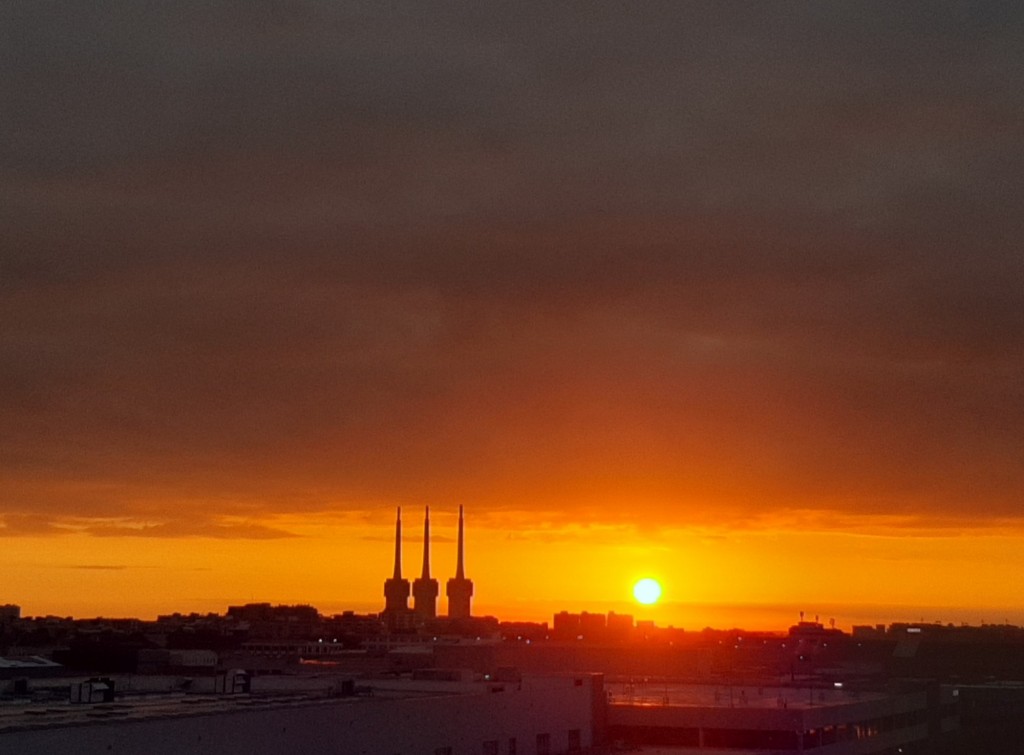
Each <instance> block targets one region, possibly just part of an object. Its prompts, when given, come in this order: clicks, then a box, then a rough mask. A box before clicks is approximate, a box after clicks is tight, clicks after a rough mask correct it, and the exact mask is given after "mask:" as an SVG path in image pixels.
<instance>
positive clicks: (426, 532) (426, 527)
mask: <svg viewBox="0 0 1024 755" xmlns="http://www.w3.org/2000/svg"><path fill="white" fill-rule="evenodd" d="M420 579H430V507H429V506H427V512H426V514H424V516H423V574H422V575H420Z"/></svg>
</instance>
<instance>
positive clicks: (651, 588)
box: [633, 577, 661, 606]
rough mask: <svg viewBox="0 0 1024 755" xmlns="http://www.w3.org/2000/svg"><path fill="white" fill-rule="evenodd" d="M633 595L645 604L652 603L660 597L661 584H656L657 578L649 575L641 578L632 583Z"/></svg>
mask: <svg viewBox="0 0 1024 755" xmlns="http://www.w3.org/2000/svg"><path fill="white" fill-rule="evenodd" d="M633 597H634V598H636V599H637V602H638V603H643V604H644V605H645V606H650V605H653V604H655V603H657V602H658V598H660V597H661V585H659V584H658V580H656V579H651V578H650V577H647V578H644V579H641V580H640V581H639V582H637V583H636V584H635V585H633Z"/></svg>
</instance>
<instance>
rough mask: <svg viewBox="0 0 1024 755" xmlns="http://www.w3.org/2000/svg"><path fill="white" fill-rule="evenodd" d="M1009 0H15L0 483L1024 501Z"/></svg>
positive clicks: (356, 496)
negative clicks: (613, 1) (505, 3)
mask: <svg viewBox="0 0 1024 755" xmlns="http://www.w3.org/2000/svg"><path fill="white" fill-rule="evenodd" d="M1022 32H1024V11H1022V10H1021V9H1020V7H1019V5H1018V4H1014V3H1008V2H1007V3H1003V2H982V3H953V2H949V3H930V4H928V5H927V6H924V5H921V6H919V7H903V6H899V5H892V4H883V3H862V2H857V3H854V2H831V3H815V4H807V3H774V4H771V5H765V6H758V7H751V6H750V5H749V4H745V3H742V4H741V3H728V2H726V3H722V2H715V3H703V4H700V3H698V4H687V5H686V6H685V7H680V6H679V4H678V3H650V4H645V5H644V6H643V7H642V8H628V9H627V8H624V7H620V6H611V5H598V6H594V5H593V4H586V5H563V4H559V5H557V6H555V5H550V4H537V5H535V6H534V5H530V6H515V7H514V8H513V7H505V8H482V7H479V6H477V5H474V4H461V3H452V4H443V5H442V6H440V7H438V6H437V5H436V4H435V5H433V6H431V7H427V6H420V5H417V4H411V3H410V4H398V5H393V6H391V7H389V8H386V9H385V8H381V7H380V6H379V5H378V4H371V3H366V4H359V3H345V4H337V3H327V2H312V1H310V2H300V3H278V2H271V1H269V0H267V1H264V2H246V3H241V2H214V3H198V2H196V3H192V2H186V3H176V4H175V5H174V6H173V7H171V6H167V5H165V4H160V3H148V2H141V3H140V2H100V3H91V4H81V3H78V4H75V3H67V2H48V3H47V2H11V3H7V4H5V5H4V7H3V8H2V9H0V72H2V73H3V74H4V75H2V76H0V145H3V146H2V147H0V196H2V200H3V201H2V202H0V226H2V229H3V238H4V242H3V247H2V249H0V323H2V324H0V420H2V424H3V426H4V428H5V431H4V433H3V435H2V438H0V478H2V479H3V480H4V482H5V490H6V491H7V492H6V493H4V494H3V495H4V497H5V498H6V500H4V501H3V504H4V508H5V510H9V511H12V512H20V514H22V515H25V516H35V515H37V514H39V513H40V512H44V513H46V514H52V515H53V516H60V515H64V514H67V513H69V512H71V513H81V514H83V515H85V516H106V515H111V514H117V513H119V512H130V513H132V514H133V515H137V516H144V515H149V516H156V515H160V514H161V513H165V508H166V507H165V504H164V503H163V501H165V500H167V499H175V500H178V501H184V502H186V503H184V504H183V506H184V508H183V509H182V510H189V511H192V512H197V511H204V510H208V509H211V508H213V509H216V510H217V511H218V512H222V513H225V514H239V515H245V514H246V513H247V512H252V511H269V510H275V509H282V508H287V509H295V510H306V509H309V510H320V509H322V508H324V507H325V506H326V507H332V506H334V507H341V506H357V505H358V506H370V505H377V504H380V503H383V502H391V501H392V500H394V499H396V498H397V499H403V498H415V497H417V496H427V497H430V496H437V497H445V496H451V495H455V494H458V495H462V496H475V497H477V498H480V499H484V500H488V501H492V502H497V501H501V502H502V505H508V506H510V507H515V505H517V501H513V500H509V499H508V497H507V496H503V494H502V493H501V491H502V490H514V491H515V493H514V494H509V495H512V496H513V497H515V496H518V497H520V498H523V497H526V498H529V500H530V501H533V502H535V503H536V505H545V506H549V507H550V506H557V505H559V501H575V502H577V503H578V502H580V501H583V500H597V499H600V497H601V495H602V491H605V490H609V489H622V488H627V487H628V488H630V489H633V490H636V491H638V496H641V497H643V496H646V497H648V498H650V499H651V500H656V501H660V502H661V504H659V505H661V506H662V508H663V510H664V511H666V512H671V511H672V510H673V509H679V510H681V511H682V510H686V511H692V510H693V509H694V508H699V507H701V506H708V507H710V506H712V505H715V506H718V505H725V504H729V505H733V506H738V507H740V508H743V507H746V508H749V509H756V508H757V507H758V506H761V505H765V506H771V507H777V506H781V505H793V506H796V507H801V506H820V507H829V506H832V507H838V508H842V509H844V510H850V509H858V508H859V509H861V510H886V509H891V508H892V507H896V508H900V507H904V508H907V509H913V510H915V511H919V512H926V513H927V512H928V511H933V510H940V511H942V512H945V514H946V515H953V514H954V513H955V512H959V511H962V510H964V509H965V507H968V506H970V507H972V510H978V511H979V515H980V516H985V515H991V516H992V517H997V516H999V517H1005V516H1007V515H1016V514H1018V513H1019V501H1020V493H1021V491H1022V487H1024V468H1022V463H1021V461H1020V460H1021V459H1022V458H1024V453H1022V451H1024V448H1022V441H1021V440H1020V438H1021V437H1022V435H1021V432H1020V430H1021V427H1022V420H1024V396H1022V392H1021V388H1020V386H1021V385H1024V341H1022V338H1024V336H1022V334H1024V293H1022V292H1024V286H1022V284H1024V257H1022V256H1021V254H1020V246H1021V239H1022V238H1024V227H1022V226H1024V220H1022V218H1024V213H1021V211H1020V210H1021V207H1020V197H1021V196H1024V179H1022V178H1021V176H1024V139H1022V138H1021V137H1022V136H1024V133H1022V132H1024V122H1022V115H1021V114H1022V113H1024V102H1022V99H1024V95H1022V92H1024V56H1022V54H1021V52H1020V50H1021V49H1024V45H1022V43H1024V33H1022ZM596 468H600V470H601V472H600V473H599V474H595V469H596ZM754 489H760V490H762V491H763V492H764V501H761V502H759V501H758V500H756V499H755V497H753V496H752V493H751V491H752V490H754ZM518 503H521V501H519V502H518ZM495 505H497V503H495ZM566 505H568V504H566ZM9 526H10V525H9ZM161 526H163V525H161ZM172 529H173V528H172ZM161 531H163V530H161ZM166 531H167V532H171V530H166ZM175 532H176V530H175ZM172 534H173V533H172ZM256 534H257V535H258V533H256Z"/></svg>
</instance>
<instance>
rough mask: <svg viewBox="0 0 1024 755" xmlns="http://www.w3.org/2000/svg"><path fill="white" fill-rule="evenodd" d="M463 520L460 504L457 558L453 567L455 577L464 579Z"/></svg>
mask: <svg viewBox="0 0 1024 755" xmlns="http://www.w3.org/2000/svg"><path fill="white" fill-rule="evenodd" d="M463 550H464V545H463V520H462V506H459V560H458V564H457V565H456V567H455V579H465V578H466V570H465V567H464V566H463Z"/></svg>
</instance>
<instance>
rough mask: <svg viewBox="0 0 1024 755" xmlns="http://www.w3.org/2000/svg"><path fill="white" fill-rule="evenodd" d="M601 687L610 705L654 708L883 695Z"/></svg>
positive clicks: (779, 704)
mask: <svg viewBox="0 0 1024 755" xmlns="http://www.w3.org/2000/svg"><path fill="white" fill-rule="evenodd" d="M604 686H605V690H606V691H607V693H608V702H609V703H612V704H613V705H636V706H655V707H664V706H687V707H694V708H790V709H792V708H796V709H807V708H822V707H829V706H834V705H847V704H850V703H855V702H864V701H866V700H876V699H878V700H880V699H882V698H884V697H885V696H886V695H885V694H883V693H881V692H865V691H862V690H849V689H845V688H839V687H799V686H778V685H773V686H767V685H761V686H759V685H749V684H732V685H730V684H686V683H680V682H660V681H655V680H648V681H634V682H623V681H606V682H605V685H604ZM677 752H678V751H677Z"/></svg>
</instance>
